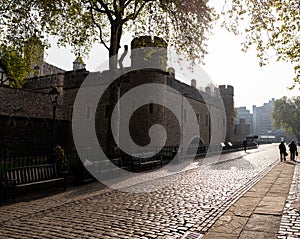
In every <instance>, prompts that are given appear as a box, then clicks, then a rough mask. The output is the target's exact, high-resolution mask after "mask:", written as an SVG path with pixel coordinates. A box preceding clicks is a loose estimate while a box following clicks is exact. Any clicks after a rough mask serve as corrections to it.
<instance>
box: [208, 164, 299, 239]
mask: <svg viewBox="0 0 300 239" xmlns="http://www.w3.org/2000/svg"><path fill="white" fill-rule="evenodd" d="M294 168H295V163H290V162H282V163H280V164H278V165H277V166H276V167H274V168H273V169H272V170H271V171H270V172H269V173H268V174H267V175H266V176H265V177H264V178H263V179H262V180H260V181H259V182H258V183H257V184H256V185H255V186H253V187H252V188H251V189H250V190H249V191H248V192H246V193H245V194H244V195H243V196H242V197H241V198H240V199H239V200H238V201H237V202H236V203H235V204H233V205H232V206H231V207H230V208H229V209H228V210H227V211H226V213H225V214H224V215H222V216H221V217H220V218H219V219H218V220H217V222H216V223H215V224H214V225H213V227H212V228H210V230H209V231H208V233H206V234H205V236H204V237H203V239H218V238H224V239H227V238H228V239H237V238H242V239H246V238H247V239H251V238H253V239H254V238H255V239H258V238H264V239H271V238H277V236H278V231H279V227H280V222H281V217H282V212H283V209H284V206H285V203H286V198H287V196H288V194H289V189H290V185H291V183H292V181H293V174H294ZM299 229H300V228H299ZM298 231H299V230H298Z"/></svg>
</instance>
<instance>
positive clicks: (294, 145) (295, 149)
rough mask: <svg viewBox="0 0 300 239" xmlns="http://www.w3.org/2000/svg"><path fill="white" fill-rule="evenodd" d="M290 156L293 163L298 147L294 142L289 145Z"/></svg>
mask: <svg viewBox="0 0 300 239" xmlns="http://www.w3.org/2000/svg"><path fill="white" fill-rule="evenodd" d="M289 148H290V154H291V161H295V154H296V152H297V146H296V144H295V142H294V140H293V141H292V142H291V143H290V144H289Z"/></svg>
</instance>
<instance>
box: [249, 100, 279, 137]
mask: <svg viewBox="0 0 300 239" xmlns="http://www.w3.org/2000/svg"><path fill="white" fill-rule="evenodd" d="M274 101H275V99H274V98H272V99H271V100H269V102H268V103H264V104H263V105H262V106H260V107H257V106H256V105H254V106H253V134H254V135H266V136H267V135H270V134H271V133H272V131H273V118H272V111H273V104H274Z"/></svg>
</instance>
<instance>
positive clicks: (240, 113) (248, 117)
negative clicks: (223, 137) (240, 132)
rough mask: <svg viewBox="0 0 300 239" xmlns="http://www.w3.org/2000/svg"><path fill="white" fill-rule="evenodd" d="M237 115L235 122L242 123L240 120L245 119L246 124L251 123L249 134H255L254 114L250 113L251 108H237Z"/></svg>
mask: <svg viewBox="0 0 300 239" xmlns="http://www.w3.org/2000/svg"><path fill="white" fill-rule="evenodd" d="M236 111H237V117H236V120H235V124H236V125H238V124H240V122H241V121H240V120H241V119H244V120H245V124H246V125H249V134H253V114H252V113H250V110H247V109H246V107H245V106H243V107H238V108H236Z"/></svg>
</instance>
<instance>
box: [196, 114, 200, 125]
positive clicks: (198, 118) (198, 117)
mask: <svg viewBox="0 0 300 239" xmlns="http://www.w3.org/2000/svg"><path fill="white" fill-rule="evenodd" d="M196 117H197V121H198V123H199V122H200V115H199V113H196Z"/></svg>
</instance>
